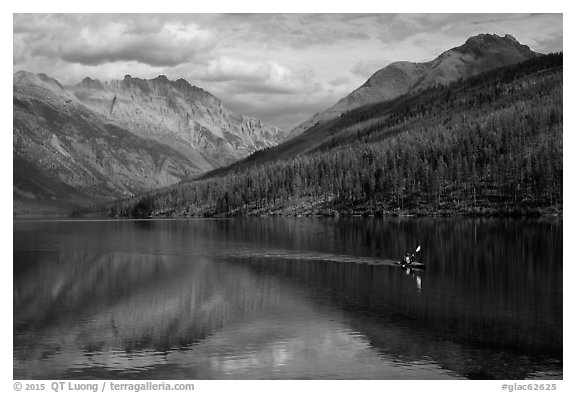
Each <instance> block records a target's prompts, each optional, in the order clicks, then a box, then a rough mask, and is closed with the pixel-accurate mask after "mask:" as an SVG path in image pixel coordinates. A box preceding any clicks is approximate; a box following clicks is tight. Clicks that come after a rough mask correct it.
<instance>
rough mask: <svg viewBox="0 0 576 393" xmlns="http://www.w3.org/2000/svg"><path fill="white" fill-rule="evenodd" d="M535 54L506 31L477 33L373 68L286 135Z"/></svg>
mask: <svg viewBox="0 0 576 393" xmlns="http://www.w3.org/2000/svg"><path fill="white" fill-rule="evenodd" d="M534 56H538V54H537V53H535V52H533V51H532V50H530V48H529V47H528V46H526V45H522V44H520V43H519V42H518V41H517V40H516V38H514V37H513V36H511V35H510V34H506V35H505V36H504V37H501V36H499V35H497V34H478V35H476V36H473V37H470V38H468V39H467V40H466V42H465V43H464V44H463V45H461V46H459V47H455V48H452V49H449V50H447V51H445V52H443V53H442V54H440V55H439V56H438V57H437V58H436V59H434V60H431V61H428V62H424V63H412V62H408V61H398V62H394V63H391V64H389V65H387V66H386V67H384V68H382V69H380V70H378V71H376V72H375V73H374V74H373V75H372V76H371V77H370V78H369V79H368V80H367V81H366V82H365V83H364V84H363V85H362V86H360V87H359V88H357V89H356V90H354V91H353V92H351V93H350V94H349V95H347V96H346V97H344V98H342V99H341V100H340V101H338V102H337V103H336V104H334V105H333V106H332V107H330V108H328V109H326V110H324V111H322V112H318V113H316V114H315V115H314V116H312V117H311V118H310V119H308V120H306V121H305V122H303V123H302V124H300V125H299V126H297V127H296V128H294V129H293V130H292V131H291V132H290V133H289V135H288V139H289V138H293V137H295V136H297V135H299V134H301V133H303V132H305V131H306V130H308V129H309V128H311V127H313V126H314V125H315V124H318V123H321V122H323V121H327V120H330V119H333V118H336V117H338V116H340V115H341V114H342V113H345V112H347V111H350V110H352V109H355V108H358V107H360V106H363V105H367V104H372V103H375V102H379V101H386V100H390V99H394V98H396V97H399V96H401V95H403V94H406V93H409V92H412V91H416V90H419V89H424V88H426V87H429V86H433V85H436V84H447V83H450V82H452V81H455V80H457V79H459V78H468V77H470V76H473V75H477V74H479V73H482V72H486V71H490V70H492V69H494V68H498V67H503V66H507V65H511V64H514V63H518V62H521V61H524V60H527V59H529V58H531V57H534Z"/></svg>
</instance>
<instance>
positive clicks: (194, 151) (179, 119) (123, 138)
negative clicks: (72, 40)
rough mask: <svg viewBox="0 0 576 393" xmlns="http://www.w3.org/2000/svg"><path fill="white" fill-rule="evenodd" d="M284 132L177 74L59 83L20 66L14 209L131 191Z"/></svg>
mask: <svg viewBox="0 0 576 393" xmlns="http://www.w3.org/2000/svg"><path fill="white" fill-rule="evenodd" d="M282 138H283V133H282V131H281V130H279V129H278V128H277V127H274V126H270V125H267V124H264V123H262V122H261V121H259V120H257V119H253V118H249V117H246V116H240V115H236V114H234V113H232V112H230V111H229V110H227V109H226V108H225V107H224V106H223V105H222V102H221V101H220V100H219V99H218V98H216V97H214V96H213V95H211V94H210V93H208V92H207V91H205V90H203V89H201V88H198V87H195V86H191V85H190V84H189V83H188V82H187V81H185V80H183V79H179V80H177V81H170V80H168V78H166V77H165V76H162V75H161V76H159V77H157V78H155V79H150V80H146V79H139V78H132V77H131V76H129V75H127V76H126V77H124V79H123V80H120V81H111V82H105V83H102V82H100V81H98V80H95V79H90V78H85V79H84V80H83V81H82V83H80V84H78V85H76V86H63V85H62V84H60V83H59V82H58V81H56V80H55V79H52V78H50V77H48V76H47V75H44V74H37V75H36V74H31V73H28V72H24V71H19V72H17V73H16V74H14V89H13V164H14V171H13V176H14V179H13V199H14V214H53V213H55V212H60V211H61V212H67V211H69V210H70V209H74V208H78V207H82V206H88V205H90V204H94V203H100V202H106V201H110V200H113V199H118V198H124V197H130V196H133V195H136V194H140V193H143V192H146V191H149V190H152V189H156V188H159V187H164V186H169V185H172V184H175V183H177V182H179V181H181V180H183V179H189V178H192V177H194V176H197V175H198V174H201V173H203V172H206V171H209V170H211V169H214V168H218V167H220V166H223V165H228V164H230V163H232V162H234V161H236V160H238V159H240V158H242V157H245V156H247V155H249V154H251V153H253V152H254V151H256V150H259V149H262V148H266V147H270V146H273V145H275V144H276V143H278V142H279V141H280V140H281V139H282Z"/></svg>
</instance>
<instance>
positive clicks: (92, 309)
mask: <svg viewBox="0 0 576 393" xmlns="http://www.w3.org/2000/svg"><path fill="white" fill-rule="evenodd" d="M418 244H421V245H422V246H423V249H422V251H421V252H420V254H421V255H420V259H421V260H422V261H424V262H426V263H427V270H425V271H419V270H403V269H401V268H399V267H397V266H395V265H394V263H393V260H394V259H395V258H396V257H397V256H399V255H402V254H403V253H404V252H405V251H406V250H411V249H414V248H415V246H416V245H418ZM503 364H505V365H506V367H503V366H502V365H503ZM536 377H542V378H558V377H562V221H561V220H522V221H514V220H463V219H451V220H446V219H396V220H376V219H336V220H325V219H324V220H323V219H302V218H300V219H238V220H188V221H186V220H182V221H108V222H106V221H104V222H43V223H39V222H16V223H15V224H14V378H15V379H34V378H37V379H74V378H102V379H116V378H118V379H128V378H138V379H156V378H158V379H226V378H231V379H258V378H264V379H271V378H280V379H291V378H313V379H321V378H327V379H335V378H345V379H360V378H364V379H366V378H369V379H439V378H442V379H444V378H482V379H489V378H498V379H523V378H536Z"/></svg>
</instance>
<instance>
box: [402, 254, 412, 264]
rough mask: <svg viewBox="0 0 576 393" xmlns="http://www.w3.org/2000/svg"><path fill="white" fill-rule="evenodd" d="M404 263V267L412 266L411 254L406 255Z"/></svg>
mask: <svg viewBox="0 0 576 393" xmlns="http://www.w3.org/2000/svg"><path fill="white" fill-rule="evenodd" d="M402 262H403V264H404V265H410V264H411V263H412V260H411V259H410V254H408V253H406V255H404V259H403V261H402Z"/></svg>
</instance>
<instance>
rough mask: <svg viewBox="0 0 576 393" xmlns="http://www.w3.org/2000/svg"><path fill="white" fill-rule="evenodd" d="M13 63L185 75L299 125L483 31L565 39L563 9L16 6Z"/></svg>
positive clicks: (66, 74)
mask: <svg viewBox="0 0 576 393" xmlns="http://www.w3.org/2000/svg"><path fill="white" fill-rule="evenodd" d="M13 32H14V35H13V37H14V38H13V67H14V69H15V70H19V69H24V70H28V71H31V72H37V73H39V72H43V73H46V74H48V75H50V76H52V77H55V78H56V79H59V80H60V81H62V82H63V83H65V84H75V83H78V82H79V81H80V80H82V78H83V77H85V76H87V75H89V76H92V77H97V78H99V79H102V80H111V79H118V78H121V77H122V76H123V75H125V74H131V75H134V76H139V77H144V78H149V77H154V76H157V75H158V74H165V75H167V76H168V77H170V78H171V79H178V78H184V79H187V80H189V81H190V82H191V83H194V84H197V85H198V86H200V87H203V88H205V89H207V90H209V91H211V92H213V93H214V94H216V95H217V96H218V97H219V98H221V99H222V100H223V101H224V102H230V105H231V106H232V109H235V110H237V111H238V112H239V113H246V114H250V115H252V116H256V117H261V118H262V119H264V120H267V121H269V122H271V123H276V124H280V125H281V126H282V127H284V128H291V127H292V126H295V125H297V124H298V123H300V122H302V121H304V120H306V118H308V117H309V116H311V115H312V114H313V113H314V112H316V111H319V110H322V109H326V108H327V107H329V106H330V105H332V104H334V103H335V102H336V101H338V99H340V98H342V97H344V96H345V95H346V94H348V93H350V92H351V91H352V90H354V89H355V88H357V87H358V86H360V85H361V84H362V83H364V82H365V81H366V78H368V77H369V76H370V75H372V74H373V73H374V72H376V71H377V70H379V69H381V68H382V67H384V66H386V65H387V64H388V63H390V62H391V61H397V60H407V61H427V60H432V59H433V58H435V57H436V56H438V55H439V54H440V53H442V52H443V51H445V50H447V49H449V48H452V47H454V46H459V45H461V44H462V43H464V42H465V40H466V39H467V38H468V37H470V36H472V35H476V34H479V33H492V34H499V35H503V34H505V33H510V34H512V35H513V36H515V37H516V38H517V39H518V40H519V41H520V42H522V43H525V44H527V45H529V46H530V47H532V48H533V49H534V50H536V51H539V52H550V51H557V50H561V49H562V44H563V41H562V40H563V35H562V16H561V15H557V14H556V15H555V14H537V15H533V16H532V15H524V14H14V16H13Z"/></svg>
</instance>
